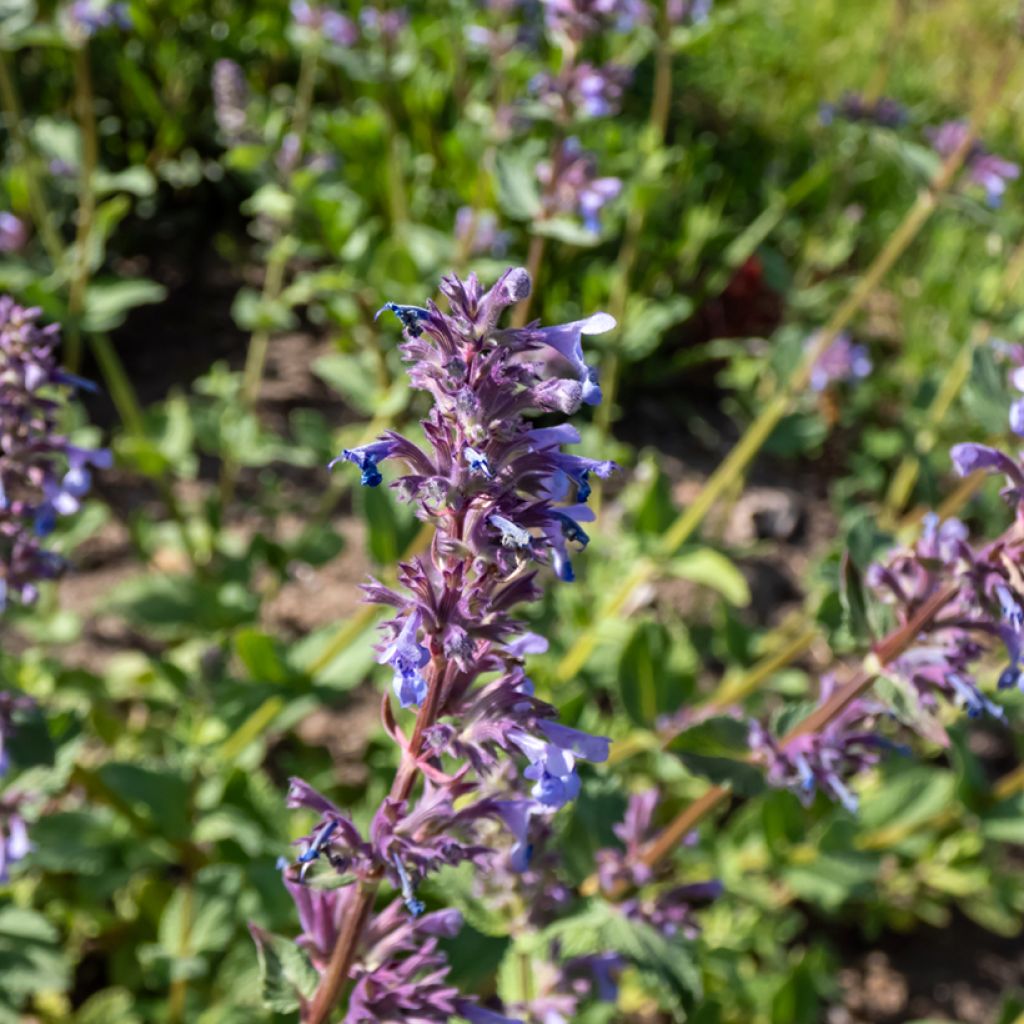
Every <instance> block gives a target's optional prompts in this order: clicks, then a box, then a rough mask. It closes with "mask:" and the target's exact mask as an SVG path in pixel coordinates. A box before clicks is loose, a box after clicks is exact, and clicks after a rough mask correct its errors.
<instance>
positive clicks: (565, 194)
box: [537, 136, 622, 234]
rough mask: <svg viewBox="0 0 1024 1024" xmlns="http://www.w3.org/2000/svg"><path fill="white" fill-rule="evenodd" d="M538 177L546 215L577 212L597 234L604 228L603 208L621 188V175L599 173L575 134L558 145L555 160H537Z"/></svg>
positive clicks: (585, 223)
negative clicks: (602, 225)
mask: <svg viewBox="0 0 1024 1024" xmlns="http://www.w3.org/2000/svg"><path fill="white" fill-rule="evenodd" d="M537 179H538V181H540V183H541V185H543V187H544V195H543V203H544V207H545V214H546V215H547V216H553V215H554V214H559V213H561V214H575V213H578V214H579V215H580V216H581V217H582V218H583V223H584V226H585V227H586V228H587V230H588V231H592V232H593V233H594V234H597V233H599V232H600V230H601V222H600V219H599V216H600V213H601V211H602V210H603V209H604V207H605V206H606V205H607V204H608V203H609V202H611V200H613V199H615V198H616V197H617V196H618V195H619V193H620V192H621V191H622V182H621V180H620V179H619V178H599V177H598V176H597V165H596V162H595V160H594V157H593V156H592V155H591V154H590V153H586V152H584V150H583V149H582V147H581V146H580V143H579V140H578V139H577V138H575V137H574V136H570V137H569V138H568V139H566V140H565V141H564V142H562V143H561V145H559V146H558V148H557V149H556V151H555V156H554V159H553V160H542V161H540V162H539V163H538V164H537Z"/></svg>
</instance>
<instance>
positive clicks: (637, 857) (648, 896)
mask: <svg viewBox="0 0 1024 1024" xmlns="http://www.w3.org/2000/svg"><path fill="white" fill-rule="evenodd" d="M659 797H660V794H659V792H658V790H657V789H648V790H645V791H643V792H641V793H634V794H633V795H632V796H630V798H629V802H628V803H627V805H626V814H625V817H624V818H623V820H622V821H621V822H619V823H618V824H617V825H615V826H614V828H613V831H614V832H615V835H616V836H617V837H618V838H619V839H620V840H621V841H622V844H623V845H622V847H619V848H616V849H611V848H605V849H603V850H598V851H597V877H598V880H599V882H600V883H601V888H602V889H603V890H604V891H605V892H606V893H607V894H608V895H609V896H611V895H614V894H616V893H617V892H619V891H620V889H626V890H630V891H631V892H632V894H631V895H630V896H629V897H628V898H627V899H625V900H622V901H621V902H620V903H619V910H620V911H621V912H622V913H623V914H625V915H626V916H627V917H630V918H633V919H635V920H639V921H643V922H644V923H645V924H649V925H650V926H651V927H652V928H656V929H657V930H658V931H660V932H661V933H662V934H663V935H665V936H666V937H672V936H675V935H681V936H683V937H684V938H694V937H695V936H696V935H697V934H699V931H700V929H699V927H698V925H697V921H696V919H695V917H694V913H695V911H697V910H698V909H699V908H700V907H702V906H705V905H707V904H708V903H710V902H712V901H713V900H716V899H717V898H718V897H719V896H720V895H721V894H722V883H721V882H720V881H718V880H717V879H709V880H707V881H703V882H690V883H687V884H683V885H676V884H672V883H670V884H668V885H659V886H656V887H653V888H651V889H649V890H645V889H644V887H646V886H650V884H651V883H652V882H654V881H656V878H655V872H654V870H653V869H652V868H650V867H649V866H648V865H647V863H646V862H645V860H644V857H643V849H644V844H645V843H646V842H647V841H648V840H650V839H651V838H652V836H653V831H654V830H653V829H652V827H651V826H652V822H653V818H654V810H655V808H656V807H657V805H658V799H659Z"/></svg>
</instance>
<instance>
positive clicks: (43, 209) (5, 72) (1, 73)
mask: <svg viewBox="0 0 1024 1024" xmlns="http://www.w3.org/2000/svg"><path fill="white" fill-rule="evenodd" d="M0 99H2V100H3V105H4V109H5V110H6V111H7V116H8V118H9V124H8V130H9V131H10V134H11V138H12V139H13V140H14V143H15V145H16V146H17V149H18V155H19V156H20V158H21V162H22V167H23V168H24V171H25V187H26V190H27V192H28V202H29V207H30V209H31V211H32V220H33V221H34V222H35V225H36V230H37V231H38V232H39V237H40V239H41V240H42V243H43V248H44V249H45V250H46V254H47V256H48V257H49V260H50V264H51V266H52V267H53V269H54V271H55V272H57V271H59V270H60V268H61V266H62V264H63V262H64V243H63V241H61V237H60V234H59V233H58V231H57V229H56V227H55V226H54V223H53V217H52V216H51V214H50V209H49V207H48V206H47V204H46V199H45V196H44V193H43V188H42V186H41V184H40V178H41V174H40V173H39V163H38V160H37V158H36V155H35V153H34V152H33V150H32V146H31V144H30V143H29V140H28V137H27V136H26V135H25V131H24V129H23V128H22V123H21V122H22V108H21V100H20V98H19V96H18V87H17V84H16V80H15V78H14V76H13V75H12V74H11V68H10V64H9V62H8V56H7V53H6V52H5V51H3V50H2V49H0Z"/></svg>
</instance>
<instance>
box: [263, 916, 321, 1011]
mask: <svg viewBox="0 0 1024 1024" xmlns="http://www.w3.org/2000/svg"><path fill="white" fill-rule="evenodd" d="M249 931H250V932H251V933H252V937H253V940H254V941H255V943H256V957H257V959H258V961H259V968H260V986H261V993H262V998H263V1003H264V1005H265V1006H266V1007H267V1008H268V1009H270V1010H274V1011H276V1012H277V1013H294V1012H295V1011H296V1010H298V1008H299V998H300V996H301V997H303V998H305V999H309V998H311V997H312V995H313V993H314V992H315V991H316V986H317V981H318V978H319V976H318V975H317V973H316V968H315V967H313V965H312V964H311V963H310V962H309V959H308V958H307V956H306V954H305V953H304V952H303V951H302V950H301V949H299V947H298V946H296V945H295V940H294V939H288V938H285V937H284V936H283V935H273V934H272V933H270V932H268V931H264V930H263V929H262V928H260V927H258V926H257V925H250V926H249Z"/></svg>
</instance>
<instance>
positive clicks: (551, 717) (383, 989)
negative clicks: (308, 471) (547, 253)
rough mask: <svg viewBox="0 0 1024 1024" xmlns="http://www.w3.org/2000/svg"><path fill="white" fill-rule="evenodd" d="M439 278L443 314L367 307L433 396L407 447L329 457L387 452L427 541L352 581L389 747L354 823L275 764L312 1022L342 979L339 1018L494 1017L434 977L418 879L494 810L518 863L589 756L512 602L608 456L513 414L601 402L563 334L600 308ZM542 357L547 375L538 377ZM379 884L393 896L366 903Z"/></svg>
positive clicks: (490, 828) (325, 1011)
mask: <svg viewBox="0 0 1024 1024" xmlns="http://www.w3.org/2000/svg"><path fill="white" fill-rule="evenodd" d="M441 291H442V292H443V294H444V296H445V297H446V298H447V300H448V305H449V310H450V311H449V312H448V313H447V314H445V313H442V312H441V310H440V309H439V308H438V307H437V306H436V305H435V304H434V303H432V302H429V303H428V304H427V305H426V307H420V306H405V305H399V304H397V303H391V302H389V303H387V304H386V306H385V307H384V308H383V310H382V312H384V311H385V310H386V311H390V312H391V313H393V314H394V315H395V316H396V317H397V318H398V320H399V321H400V323H401V324H402V326H403V328H404V336H405V341H404V344H403V345H402V346H401V352H402V356H403V358H404V359H405V361H406V362H407V363H409V364H410V369H409V375H410V379H411V382H412V385H413V387H415V388H417V389H419V390H423V391H426V392H428V393H429V394H430V396H431V397H432V399H433V408H432V409H431V411H430V413H429V415H428V416H427V418H426V419H425V420H424V421H423V424H422V425H423V431H424V435H425V438H426V442H427V443H426V446H425V447H424V446H421V445H418V444H416V443H414V442H413V441H411V440H409V439H408V438H406V437H403V436H402V435H400V434H398V433H396V432H394V431H388V432H387V433H385V434H384V435H383V436H382V437H380V438H379V439H378V440H376V441H374V442H372V443H370V444H367V445H364V446H362V447H360V448H355V449H351V450H345V451H344V452H342V453H341V455H339V457H338V459H336V460H335V462H349V463H352V464H354V465H355V466H356V467H357V468H358V469H359V471H360V474H361V482H362V483H363V485H364V486H367V487H376V486H379V485H380V483H381V482H382V480H383V471H382V466H383V464H384V463H385V462H390V463H395V464H399V465H401V466H403V467H404V468H405V470H406V473H405V474H404V475H401V476H399V477H398V478H397V479H395V480H394V481H393V482H392V484H391V486H392V487H393V488H394V489H395V490H396V491H397V493H398V495H399V497H400V498H401V499H402V500H404V501H407V502H409V503H411V504H412V505H413V506H414V507H415V509H416V514H417V515H418V516H419V518H420V519H422V520H424V521H426V522H430V523H432V524H433V525H434V527H435V534H434V539H433V543H432V545H431V549H430V552H429V555H424V556H420V557H418V558H416V559H414V560H412V561H410V562H407V563H403V564H402V565H401V566H400V568H399V574H398V578H399V581H400V584H401V587H400V588H399V589H391V588H388V587H385V586H383V585H381V584H380V583H378V582H376V581H371V582H370V583H368V584H367V585H366V586H365V590H366V593H367V596H368V598H369V600H370V601H372V602H374V603H377V604H383V605H386V606H388V607H390V608H392V609H394V616H393V618H392V619H391V620H390V621H389V622H388V623H386V630H387V635H386V637H385V639H384V641H383V642H382V644H381V645H380V647H379V655H378V660H379V661H380V662H381V663H382V664H387V665H388V666H389V667H390V668H391V669H392V671H393V679H392V686H391V689H390V692H387V693H385V695H384V698H383V702H382V717H383V721H384V725H385V728H386V729H387V731H388V733H389V734H390V736H391V737H392V739H393V740H394V742H395V743H396V744H397V745H398V746H399V748H400V750H401V763H400V765H399V768H398V771H397V774H396V776H395V779H394V782H393V785H392V787H391V791H390V794H389V795H388V797H387V799H386V800H385V801H384V802H383V804H382V805H381V806H380V808H379V809H378V811H377V813H376V814H375V816H374V818H373V822H372V824H371V826H370V829H369V834H368V835H366V836H364V835H362V834H361V833H360V832H359V830H358V829H357V828H356V827H355V825H354V823H353V822H352V821H351V819H350V818H349V817H348V816H347V815H346V814H345V813H344V812H343V811H342V810H341V809H339V808H337V807H335V806H334V805H333V804H332V803H331V802H330V801H329V800H327V798H326V797H324V796H321V795H320V794H319V793H317V792H316V791H315V790H313V789H312V788H311V787H310V786H309V785H307V784H306V783H305V782H303V781H301V780H298V779H295V780H293V782H292V786H291V790H290V793H289V805H290V806H292V807H304V808H307V809H309V810H312V811H314V812H315V813H316V814H317V816H318V821H317V824H316V825H315V827H314V828H313V830H312V831H311V832H310V833H309V834H308V835H307V836H306V837H305V838H304V839H303V840H301V852H300V853H299V856H298V859H297V862H296V863H295V864H294V865H292V866H291V867H289V869H288V870H287V879H288V883H289V886H290V888H291V891H292V892H293V895H295V897H296V902H297V903H298V906H299V911H300V916H301V918H302V923H303V929H304V934H303V937H302V939H301V940H300V941H301V944H302V945H303V946H304V947H305V948H306V949H307V950H309V951H310V954H311V962H312V963H313V965H314V967H316V969H317V971H318V973H319V975H320V983H319V986H318V987H317V990H316V993H315V995H313V997H312V999H311V1000H310V1001H304V1002H303V1015H304V1019H305V1020H307V1021H309V1022H312V1024H321V1022H323V1021H324V1020H326V1019H327V1017H328V1015H329V1014H330V1012H331V1010H332V1008H333V1007H334V1006H335V1004H336V1003H337V1002H338V1000H339V999H340V998H341V996H342V994H343V992H344V990H345V989H346V987H347V986H348V985H349V984H350V983H351V984H353V989H352V992H351V995H350V998H349V1003H348V1013H347V1016H346V1017H345V1020H346V1021H347V1022H349V1024H357V1022H363V1021H388V1020H399V1019H400V1020H410V1021H412V1020H415V1021H425V1022H429V1021H446V1020H448V1019H449V1017H450V1016H451V1015H452V1014H453V1013H458V1014H461V1015H462V1016H464V1017H467V1018H468V1019H469V1020H471V1021H489V1020H499V1019H506V1018H502V1017H500V1015H499V1016H496V1015H495V1011H491V1010H484V1009H482V1008H481V1007H479V1006H477V1005H476V1004H474V1003H473V1002H471V1001H469V1000H466V999H464V998H463V997H461V996H460V995H459V994H458V993H457V992H455V990H454V989H452V988H451V986H449V985H448V984H447V983H446V981H445V980H444V979H445V976H446V972H447V966H446V964H445V962H444V958H443V956H442V954H441V952H440V951H439V949H438V947H437V938H438V936H439V935H442V934H451V933H452V932H453V931H456V930H457V928H458V925H459V923H460V921H459V917H458V914H457V912H456V911H454V910H442V911H437V912H435V913H430V914H427V913H424V909H425V908H424V906H423V904H422V903H421V902H420V899H419V897H418V896H417V894H416V893H417V889H418V887H419V885H420V883H421V882H422V880H423V879H424V878H425V877H427V876H428V875H430V874H432V873H434V872H436V871H438V870H439V869H440V868H442V867H444V866H446V865H455V864H459V863H462V862H464V861H470V862H472V863H474V864H477V865H480V866H483V865H485V864H487V863H488V862H489V861H490V859H491V858H492V857H496V856H498V855H499V854H498V853H497V852H496V851H495V850H494V849H493V848H492V845H490V844H489V842H488V839H489V837H490V836H492V835H493V833H494V828H495V825H496V824H499V825H501V826H503V827H504V829H506V830H507V832H508V834H509V841H510V843H511V852H510V853H509V852H508V851H505V852H504V853H502V854H501V856H509V857H510V858H511V862H512V863H514V864H516V865H517V866H518V867H519V869H520V870H523V869H525V868H527V867H528V865H529V862H530V843H529V830H530V828H531V824H532V823H534V822H535V821H536V819H538V818H542V817H545V816H547V815H550V814H551V813H552V812H554V811H557V810H558V809H559V808H561V807H563V806H564V805H565V804H567V803H568V802H569V801H571V800H572V799H573V798H574V797H575V796H576V795H577V793H578V792H579V789H580V778H579V774H578V771H577V765H578V762H579V761H580V760H585V761H591V762H598V761H603V760H605V759H606V757H607V754H608V741H607V740H606V739H604V738H603V737H595V736H590V735H588V734H586V733H584V732H580V731H579V730H577V729H574V728H571V727H569V726H566V725H563V724H561V723H560V722H558V721H557V720H556V718H557V712H556V710H555V708H554V707H552V706H551V705H550V704H547V703H545V702H544V701H541V700H539V699H538V698H537V697H536V696H535V695H534V692H533V686H532V684H531V682H530V680H529V678H528V677H527V675H526V672H525V668H524V658H525V656H526V655H527V654H529V653H533V652H538V651H542V650H544V649H545V648H546V646H547V645H546V641H545V640H544V639H543V638H542V637H539V636H537V635H534V634H531V633H528V632H526V631H525V629H524V627H523V624H522V623H521V622H519V621H517V620H516V618H515V617H514V614H513V612H514V609H515V608H516V606H518V605H520V604H522V603H523V602H527V601H532V600H536V599H537V598H538V597H539V595H540V583H539V581H540V578H541V573H542V572H543V571H544V570H543V567H544V566H547V567H549V568H550V569H551V570H553V571H554V573H555V574H556V575H557V576H558V577H559V578H560V579H562V580H571V579H572V574H573V571H572V566H571V563H570V558H571V553H572V551H573V550H574V549H575V550H580V549H582V548H583V547H585V546H586V544H587V539H588V538H587V535H586V533H585V532H584V531H583V528H582V526H581V523H583V522H587V521H589V520H592V519H593V513H592V512H591V511H590V510H589V509H588V508H587V506H586V499H587V496H588V495H589V493H590V478H591V476H592V475H596V476H599V477H607V476H608V475H609V474H610V473H611V472H612V470H613V468H614V466H613V464H612V463H610V462H606V461H599V460H593V459H585V458H582V457H580V456H578V455H573V454H569V453H568V452H564V451H563V450H562V448H563V446H564V445H571V444H574V443H577V442H578V441H579V434H578V433H577V431H576V430H575V428H574V427H572V426H570V425H569V424H568V423H561V424H558V425H554V426H545V427H536V426H534V425H533V424H532V423H531V421H530V420H529V419H528V418H527V415H528V414H529V413H531V412H538V413H547V414H551V413H554V414H561V415H562V416H568V415H572V414H573V413H575V412H577V411H578V410H579V409H580V408H581V406H582V405H584V404H591V405H593V404H596V403H597V402H599V401H600V398H601V391H600V386H599V385H598V383H597V379H596V374H595V372H594V370H593V369H592V368H591V367H590V366H589V365H588V364H587V363H586V361H585V359H584V356H583V349H582V339H583V336H584V335H587V334H594V333H598V332H601V331H607V330H610V329H611V328H612V327H614V326H615V321H614V320H613V319H612V318H611V317H609V316H607V315H606V314H603V313H597V314H595V315H593V316H591V317H588V318H587V319H584V320H578V321H575V322H573V323H568V324H562V325H559V326H556V327H540V326H538V325H537V324H531V325H529V326H527V327H525V328H521V329H501V328H500V327H499V326H498V321H499V318H500V316H501V314H502V311H503V310H504V309H505V308H506V307H508V306H511V305H513V304H514V303H516V302H520V301H522V300H523V299H525V298H526V296H527V295H528V294H529V291H530V278H529V275H528V274H527V272H526V271H525V270H522V269H510V270H508V271H507V272H506V273H505V274H504V275H502V277H501V278H500V279H499V280H498V282H497V283H496V284H495V285H494V286H493V287H492V288H491V289H490V290H488V291H484V289H483V288H482V287H481V285H480V283H479V282H478V281H477V279H476V278H475V276H473V275H471V276H470V277H469V279H468V280H466V281H461V280H459V279H458V278H457V277H454V276H453V277H447V278H445V279H444V280H443V281H442V283H441ZM552 365H554V366H556V367H557V366H560V367H561V368H562V370H561V372H562V373H564V375H556V376H551V375H549V374H548V367H550V366H552ZM403 719H405V721H403ZM510 761H511V762H513V763H514V764H516V765H518V766H520V767H521V768H522V779H523V780H525V781H523V782H521V783H511V782H509V781H508V779H509V774H508V772H507V771H503V770H499V769H502V768H503V767H506V768H507V767H508V765H509V762H510ZM512 776H513V777H514V776H515V772H513V773H512ZM421 780H422V785H420V786H419V789H418V793H416V790H417V787H418V784H419V783H420V781H421ZM523 789H525V790H527V791H528V794H529V795H521V792H520V791H521V790H523ZM414 794H415V795H414ZM321 873H327V874H340V875H341V876H342V877H343V879H344V884H343V885H342V886H341V887H340V888H332V889H330V890H329V891H327V890H324V889H322V888H320V887H318V885H317V880H318V877H319V875H320V874H321ZM383 885H387V886H388V887H390V889H391V891H392V893H393V895H392V897H391V898H390V899H389V900H388V902H387V904H386V906H385V907H384V908H383V909H380V910H378V909H377V907H376V903H377V895H378V891H379V889H380V888H381V887H382V886H383Z"/></svg>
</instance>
